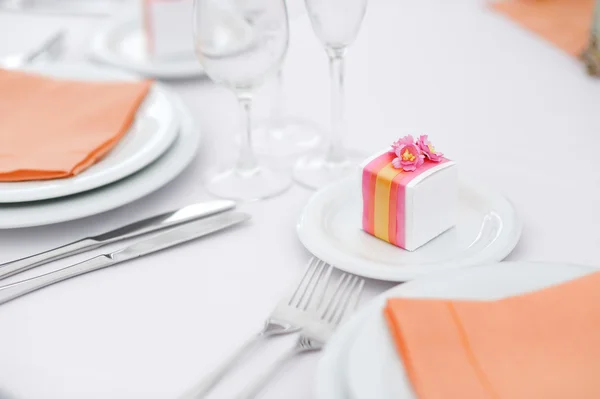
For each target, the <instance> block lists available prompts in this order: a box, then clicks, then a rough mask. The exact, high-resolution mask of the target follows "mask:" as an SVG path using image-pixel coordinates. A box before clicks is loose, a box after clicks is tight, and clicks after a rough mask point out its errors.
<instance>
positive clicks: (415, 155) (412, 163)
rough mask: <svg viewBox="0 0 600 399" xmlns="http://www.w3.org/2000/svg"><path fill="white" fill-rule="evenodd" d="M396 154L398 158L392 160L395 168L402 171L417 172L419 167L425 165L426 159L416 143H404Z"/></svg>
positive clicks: (396, 149) (398, 147)
mask: <svg viewBox="0 0 600 399" xmlns="http://www.w3.org/2000/svg"><path fill="white" fill-rule="evenodd" d="M407 137H410V136H407ZM398 141H400V140H398ZM396 143H397V142H396ZM396 143H394V144H396ZM394 153H395V154H396V158H394V159H393V160H392V165H393V166H394V168H396V169H402V170H404V171H405V172H412V171H414V170H416V169H417V168H418V167H419V166H421V165H423V162H424V160H425V157H424V156H423V154H421V151H420V150H419V147H417V145H416V144H415V143H414V142H411V143H404V144H400V145H398V146H396V147H395V150H394Z"/></svg>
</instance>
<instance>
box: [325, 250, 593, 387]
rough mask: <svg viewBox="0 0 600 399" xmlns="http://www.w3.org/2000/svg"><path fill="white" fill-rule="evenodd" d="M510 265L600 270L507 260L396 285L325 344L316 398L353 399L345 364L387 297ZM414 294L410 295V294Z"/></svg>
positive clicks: (560, 264)
mask: <svg viewBox="0 0 600 399" xmlns="http://www.w3.org/2000/svg"><path fill="white" fill-rule="evenodd" d="M507 265H521V266H522V265H525V266H527V265H536V266H543V265H555V266H556V265H559V266H564V267H568V268H579V269H586V270H589V272H590V273H593V272H599V271H600V269H599V268H597V267H594V266H591V265H584V264H576V263H568V262H543V261H524V260H516V261H506V262H491V263H486V264H482V265H480V266H474V267H469V268H466V269H454V270H447V271H445V272H441V273H437V274H432V275H430V276H427V277H424V278H421V279H417V280H412V281H409V282H406V283H404V284H399V285H396V286H395V287H392V288H390V289H389V290H386V291H384V292H383V293H381V294H379V295H377V296H375V297H374V298H373V299H371V300H370V301H369V302H368V303H367V304H365V306H364V307H363V308H362V309H360V310H359V311H358V312H357V313H356V314H355V315H353V316H352V318H351V319H350V320H348V322H347V323H345V324H344V325H342V326H341V327H340V329H339V330H338V331H336V332H335V334H334V335H333V336H332V337H331V339H330V340H329V342H328V344H327V345H326V346H325V349H324V351H323V354H322V356H321V358H320V360H319V363H318V364H317V372H316V377H315V396H316V399H350V398H351V396H350V395H349V393H348V392H347V387H346V382H345V381H343V380H340V378H341V379H344V378H346V376H345V374H346V367H345V363H346V362H347V360H348V355H349V349H350V348H351V347H352V345H354V341H355V340H356V338H357V337H358V334H359V333H360V330H361V328H362V326H363V323H364V322H365V321H366V320H367V319H368V318H369V317H371V316H372V314H373V313H374V312H376V311H377V309H378V308H381V306H382V304H383V303H384V302H385V300H386V299H387V298H389V297H391V296H395V295H401V294H402V292H403V291H408V290H411V289H413V287H415V286H416V287H417V288H418V286H420V285H426V284H428V282H430V281H431V280H442V279H445V278H447V277H448V276H452V275H454V274H456V273H470V272H471V271H472V270H474V269H478V268H481V267H503V266H507ZM409 297H410V295H409Z"/></svg>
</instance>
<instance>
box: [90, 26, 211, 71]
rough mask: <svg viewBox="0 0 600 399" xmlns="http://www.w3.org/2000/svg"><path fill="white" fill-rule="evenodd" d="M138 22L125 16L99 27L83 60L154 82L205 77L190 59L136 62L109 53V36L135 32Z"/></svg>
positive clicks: (198, 63)
mask: <svg viewBox="0 0 600 399" xmlns="http://www.w3.org/2000/svg"><path fill="white" fill-rule="evenodd" d="M139 24H140V22H139V21H138V19H137V18H136V17H133V16H127V17H119V18H113V19H112V20H110V21H108V22H107V23H105V24H104V25H103V26H102V27H100V28H99V29H98V30H97V31H96V32H95V34H94V35H93V36H92V39H91V41H90V43H89V51H88V52H87V54H86V55H87V57H88V58H90V59H91V60H94V61H98V62H101V63H105V64H107V65H111V66H113V67H117V68H123V69H125V70H128V71H130V72H134V73H137V74H140V75H143V76H146V77H149V78H157V79H191V78H198V77H203V76H205V72H204V69H203V68H202V65H201V64H200V62H199V61H198V60H196V59H194V58H190V59H189V60H188V59H183V60H179V61H177V60H174V61H172V62H158V63H153V62H144V61H142V62H136V61H134V60H131V59H127V58H124V57H121V56H120V55H119V54H118V53H117V52H114V51H112V50H111V48H110V46H109V45H108V44H107V43H108V41H109V40H110V39H111V37H112V35H114V34H115V32H117V31H119V30H129V31H134V30H136V29H137V28H136V25H139ZM190 40H191V38H190Z"/></svg>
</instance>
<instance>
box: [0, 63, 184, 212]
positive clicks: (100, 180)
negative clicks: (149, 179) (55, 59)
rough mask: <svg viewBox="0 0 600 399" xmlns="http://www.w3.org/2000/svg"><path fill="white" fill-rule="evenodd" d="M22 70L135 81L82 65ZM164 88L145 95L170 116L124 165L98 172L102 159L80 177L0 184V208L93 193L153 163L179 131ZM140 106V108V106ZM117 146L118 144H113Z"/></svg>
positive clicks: (119, 73) (155, 85)
mask: <svg viewBox="0 0 600 399" xmlns="http://www.w3.org/2000/svg"><path fill="white" fill-rule="evenodd" d="M23 70H24V71H26V72H33V73H40V74H48V75H49V76H53V75H54V74H60V72H61V71H63V72H64V71H67V72H68V71H69V70H73V71H74V73H75V74H77V76H76V77H75V79H79V77H81V78H82V79H83V75H86V74H87V75H89V76H92V75H94V74H95V73H97V72H99V71H102V72H107V73H108V74H109V75H107V76H109V77H114V79H118V80H123V81H137V80H139V77H137V76H135V75H134V74H131V73H126V72H122V71H117V70H112V69H107V68H100V67H98V66H93V65H88V64H83V63H64V64H57V65H55V64H36V65H31V66H27V67H26V68H23ZM90 81H95V79H93V77H92V78H90ZM165 89H166V88H165V86H164V85H162V84H160V83H157V82H154V83H153V84H152V87H151V88H150V92H149V95H154V96H160V98H159V101H162V102H163V103H165V105H166V106H167V107H169V110H168V111H167V112H169V113H170V114H171V117H170V119H169V120H168V121H166V122H167V123H166V125H165V126H163V127H162V128H159V131H157V132H156V133H155V134H154V135H153V136H152V139H151V140H150V141H149V142H148V143H144V144H142V145H141V146H138V148H136V149H135V152H136V154H134V155H137V156H134V157H128V159H126V160H125V161H124V162H121V163H120V164H118V165H114V166H113V167H112V168H111V170H109V171H107V170H103V169H98V168H99V167H100V168H101V167H102V162H103V161H104V159H101V160H99V161H98V162H97V163H96V164H94V165H92V166H91V167H90V168H88V169H86V170H84V171H83V172H81V173H80V174H78V175H76V176H73V177H68V178H65V179H53V180H41V181H24V182H0V205H1V204H12V203H26V202H33V201H43V200H49V199H54V198H60V197H66V196H70V195H74V194H79V193H82V192H85V191H90V190H94V189H97V188H99V187H102V186H105V185H108V184H111V183H114V182H116V181H119V180H121V179H124V178H126V177H128V176H130V175H132V174H134V173H136V172H138V171H140V170H141V169H143V168H145V167H146V166H148V165H150V164H151V163H152V162H154V161H156V160H157V159H158V158H160V156H162V155H163V154H164V153H165V152H166V151H168V150H169V148H171V147H172V145H173V143H174V142H175V140H176V139H177V137H178V135H179V130H180V120H179V111H178V110H177V109H176V107H175V106H174V105H173V102H172V96H169V95H168V94H167V93H166V91H165ZM141 106H142V107H143V106H144V104H142V105H141ZM157 135H158V136H157ZM118 145H119V143H117V146H118ZM115 148H116V146H115ZM113 150H114V149H113ZM140 153H142V156H140V155H139V154H140ZM109 156H110V153H109V154H107V157H109ZM2 186H5V187H2Z"/></svg>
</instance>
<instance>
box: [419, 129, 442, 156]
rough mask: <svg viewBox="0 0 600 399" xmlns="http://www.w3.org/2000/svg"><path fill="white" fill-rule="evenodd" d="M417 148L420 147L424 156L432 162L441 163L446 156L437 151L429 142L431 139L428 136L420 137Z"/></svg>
mask: <svg viewBox="0 0 600 399" xmlns="http://www.w3.org/2000/svg"><path fill="white" fill-rule="evenodd" d="M417 147H419V149H420V150H421V152H422V153H423V155H425V156H426V157H427V159H429V160H430V161H433V162H440V161H441V160H442V157H443V156H444V154H442V153H441V152H437V151H436V150H435V147H434V146H433V144H432V143H431V141H429V138H428V136H427V135H426V134H425V135H421V136H419V140H417Z"/></svg>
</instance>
